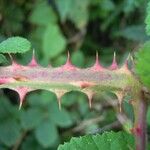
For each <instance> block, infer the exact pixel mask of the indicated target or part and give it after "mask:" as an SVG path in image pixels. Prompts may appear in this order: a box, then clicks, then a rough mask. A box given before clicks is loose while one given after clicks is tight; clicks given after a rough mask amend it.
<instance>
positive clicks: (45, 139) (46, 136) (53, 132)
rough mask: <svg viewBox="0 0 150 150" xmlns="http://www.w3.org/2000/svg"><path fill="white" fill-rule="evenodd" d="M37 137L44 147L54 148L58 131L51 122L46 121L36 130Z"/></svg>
mask: <svg viewBox="0 0 150 150" xmlns="http://www.w3.org/2000/svg"><path fill="white" fill-rule="evenodd" d="M35 137H36V139H37V141H38V142H39V143H40V144H41V145H42V146H43V147H45V148H47V147H50V146H53V145H54V144H55V142H56V140H57V138H58V133H57V129H56V127H55V126H54V124H53V123H52V122H51V121H50V120H48V119H45V120H44V121H43V122H42V123H41V124H40V125H39V126H38V127H37V128H36V130H35Z"/></svg>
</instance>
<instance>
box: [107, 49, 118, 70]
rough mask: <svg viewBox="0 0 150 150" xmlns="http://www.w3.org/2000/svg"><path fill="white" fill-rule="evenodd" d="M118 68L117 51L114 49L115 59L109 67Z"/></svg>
mask: <svg viewBox="0 0 150 150" xmlns="http://www.w3.org/2000/svg"><path fill="white" fill-rule="evenodd" d="M117 68H118V65H117V61H116V52H115V51H114V57H113V61H112V64H111V66H110V67H109V69H111V70H115V69H117Z"/></svg>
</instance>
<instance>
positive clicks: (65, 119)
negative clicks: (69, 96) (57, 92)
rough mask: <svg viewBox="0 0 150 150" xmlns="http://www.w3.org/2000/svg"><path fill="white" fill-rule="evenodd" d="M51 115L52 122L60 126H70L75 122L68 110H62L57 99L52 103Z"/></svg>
mask: <svg viewBox="0 0 150 150" xmlns="http://www.w3.org/2000/svg"><path fill="white" fill-rule="evenodd" d="M49 115H50V118H51V120H52V122H53V123H55V124H56V125H58V126H60V127H68V126H71V125H72V123H73V121H72V119H71V116H70V114H69V112H67V111H66V110H65V109H62V110H61V111H60V110H59V108H58V104H57V103H56V101H53V102H52V103H51V104H50V107H49Z"/></svg>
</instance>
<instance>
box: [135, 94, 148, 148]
mask: <svg viewBox="0 0 150 150" xmlns="http://www.w3.org/2000/svg"><path fill="white" fill-rule="evenodd" d="M136 111H137V114H136V115H137V116H136V117H137V119H136V124H135V128H134V129H133V131H134V135H135V144H136V150H146V143H147V124H146V113H147V102H146V100H145V97H144V93H143V92H141V100H139V103H138V105H137V110H136Z"/></svg>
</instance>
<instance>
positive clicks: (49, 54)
mask: <svg viewBox="0 0 150 150" xmlns="http://www.w3.org/2000/svg"><path fill="white" fill-rule="evenodd" d="M43 38H44V39H43V51H44V55H45V57H46V58H53V57H56V56H57V55H58V54H60V53H61V52H63V51H64V50H65V47H66V44H67V43H66V39H65V37H64V36H63V35H62V33H61V31H60V30H59V28H58V26H57V25H53V24H49V25H48V26H47V28H46V30H45V34H44V37H43Z"/></svg>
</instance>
